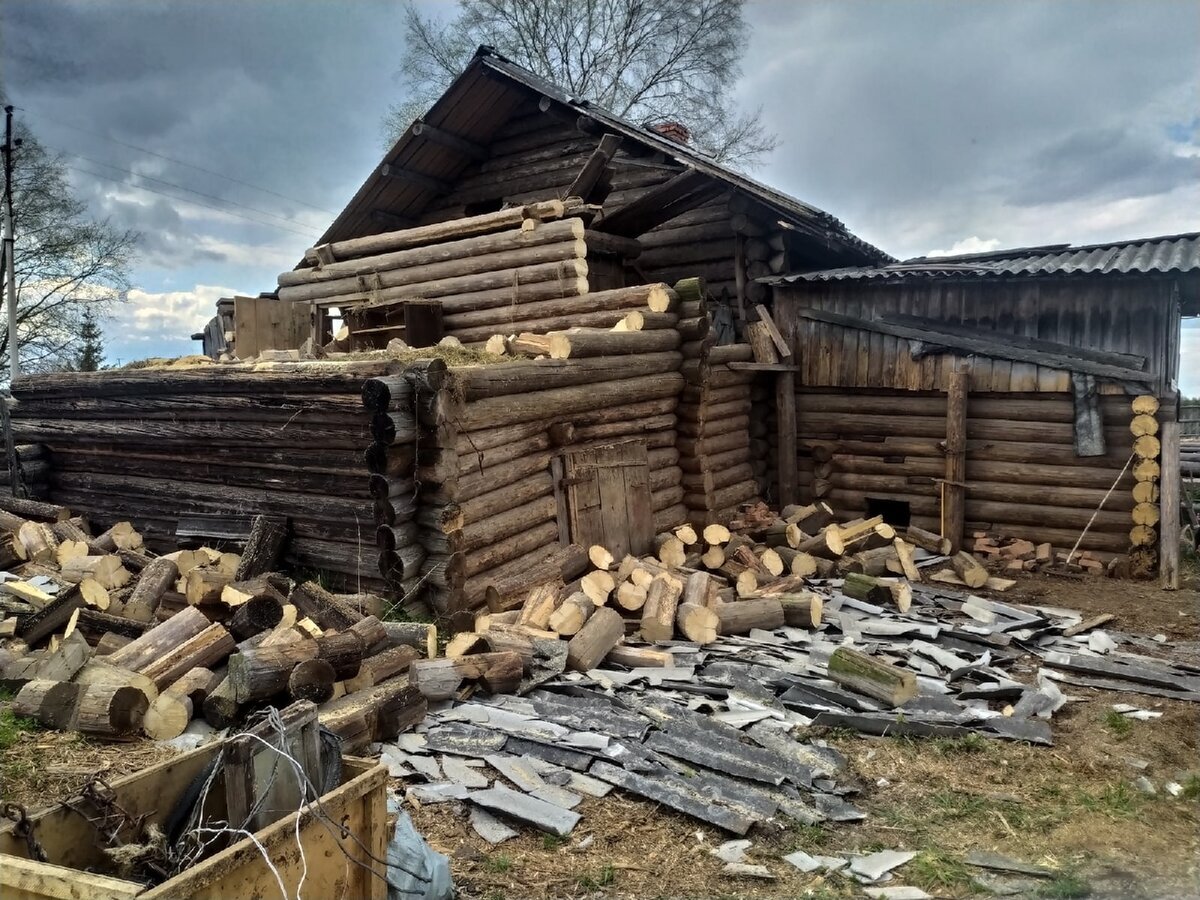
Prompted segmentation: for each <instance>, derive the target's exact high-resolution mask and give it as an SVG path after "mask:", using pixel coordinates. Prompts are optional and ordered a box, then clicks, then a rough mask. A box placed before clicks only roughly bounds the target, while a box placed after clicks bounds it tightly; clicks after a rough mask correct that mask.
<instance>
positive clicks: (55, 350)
mask: <svg viewBox="0 0 1200 900" xmlns="http://www.w3.org/2000/svg"><path fill="white" fill-rule="evenodd" d="M18 133H19V135H20V137H21V146H20V147H18V148H16V150H15V151H14V153H13V161H14V169H13V211H14V218H15V224H16V229H15V230H16V252H15V254H14V266H15V270H16V271H15V274H16V279H15V281H16V286H17V336H18V340H19V341H20V354H21V368H22V371H23V372H36V371H47V370H52V369H58V368H62V367H64V366H70V365H71V364H73V362H74V361H75V359H76V358H77V356H78V353H79V351H80V349H81V347H82V344H83V342H84V340H85V336H84V332H85V328H84V325H85V313H87V312H88V311H89V310H90V312H91V314H92V316H93V317H101V316H103V315H104V314H105V313H106V312H107V311H109V310H110V309H111V308H112V307H113V305H114V304H115V303H117V302H119V301H120V299H121V298H122V296H123V292H124V291H125V290H127V289H128V287H129V281H128V272H129V264H130V260H131V256H132V253H133V249H134V246H135V244H136V242H137V238H138V236H137V233H136V232H132V231H119V230H117V229H115V228H113V227H112V226H111V225H110V224H109V223H108V222H105V221H95V220H93V219H91V218H89V217H88V215H87V205H86V204H85V203H83V202H82V201H80V200H79V199H77V198H76V197H74V196H73V195H72V194H71V188H70V185H69V184H68V182H67V177H66V171H65V170H64V168H63V163H62V160H61V159H59V158H57V157H54V156H51V155H50V154H49V153H47V152H46V150H45V149H44V148H43V147H42V146H41V145H40V144H39V143H38V141H37V139H36V138H35V137H34V136H33V135H31V134H30V133H29V132H28V131H27V130H25V129H20V128H18ZM9 338H10V336H9V334H8V327H7V315H6V314H5V315H2V316H0V360H3V363H2V367H0V375H2V377H0V380H2V381H4V382H5V383H7V381H8V342H9Z"/></svg>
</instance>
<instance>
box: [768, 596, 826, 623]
mask: <svg viewBox="0 0 1200 900" xmlns="http://www.w3.org/2000/svg"><path fill="white" fill-rule="evenodd" d="M775 599H776V600H778V601H779V604H780V605H781V606H782V607H783V620H784V623H785V624H787V625H791V626H792V627H794V628H820V627H821V615H822V612H823V611H824V609H825V602H824V601H823V600H822V599H821V595H820V594H814V593H812V592H811V591H807V592H805V593H802V594H780V595H778V596H777V597H776V598H775Z"/></svg>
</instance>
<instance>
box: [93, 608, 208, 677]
mask: <svg viewBox="0 0 1200 900" xmlns="http://www.w3.org/2000/svg"><path fill="white" fill-rule="evenodd" d="M209 624H210V622H209V620H208V617H207V616H205V615H204V613H202V612H200V610H198V609H196V608H195V607H187V608H186V609H184V610H182V611H181V612H179V613H176V614H175V615H173V616H172V617H171V618H169V619H167V621H165V622H163V623H162V624H161V625H156V626H155V627H154V628H151V629H150V630H149V631H147V632H146V633H145V634H143V635H142V636H141V637H139V638H138V639H137V640H135V641H133V642H132V643H130V644H127V645H126V646H124V647H122V648H121V649H120V650H117V651H116V652H115V653H112V654H110V655H109V657H108V662H109V663H110V664H111V665H114V666H121V667H123V668H127V669H130V670H133V671H140V670H141V669H143V668H145V667H146V666H148V665H150V664H151V663H153V662H154V661H155V660H157V659H159V658H160V657H162V656H164V655H165V654H167V653H169V652H170V651H171V650H173V649H174V648H176V647H178V646H179V645H180V644H182V643H184V642H185V641H187V640H190V639H191V638H194V637H195V636H196V635H198V634H200V633H201V632H203V631H204V630H205V629H206V628H208V626H209Z"/></svg>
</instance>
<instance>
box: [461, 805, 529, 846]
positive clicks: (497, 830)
mask: <svg viewBox="0 0 1200 900" xmlns="http://www.w3.org/2000/svg"><path fill="white" fill-rule="evenodd" d="M471 827H472V828H473V829H475V833H476V834H477V835H479V836H480V837H481V838H483V839H484V840H485V841H487V842H488V843H489V844H500V843H503V842H504V841H507V840H509V839H511V838H515V837H516V836H517V835H518V834H520V832H519V831H517V830H516V829H515V828H509V827H508V826H507V825H505V824H504V823H503V822H501V821H500V820H499V819H497V818H496V817H495V816H493V815H492V814H491V813H490V812H488V811H487V810H486V809H482V808H481V807H478V806H473V807H471Z"/></svg>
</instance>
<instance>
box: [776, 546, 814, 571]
mask: <svg viewBox="0 0 1200 900" xmlns="http://www.w3.org/2000/svg"><path fill="white" fill-rule="evenodd" d="M775 552H776V554H778V556H779V558H780V559H782V560H783V562H784V565H785V566H787V569H788V571H789V572H791V574H793V575H803V576H805V577H807V576H810V575H815V574H816V571H817V561H816V559H814V558H813V557H812V556H811V555H809V554H808V553H805V552H804V551H802V550H793V549H792V548H791V547H777V548H775Z"/></svg>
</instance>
